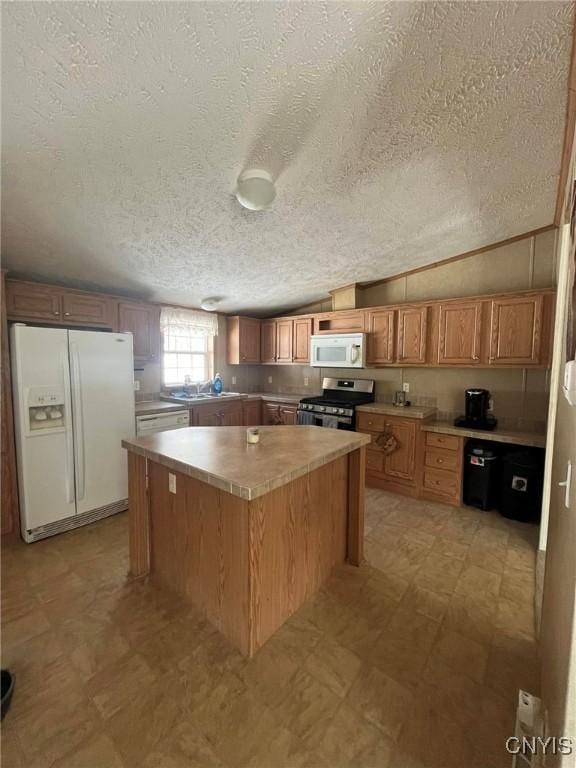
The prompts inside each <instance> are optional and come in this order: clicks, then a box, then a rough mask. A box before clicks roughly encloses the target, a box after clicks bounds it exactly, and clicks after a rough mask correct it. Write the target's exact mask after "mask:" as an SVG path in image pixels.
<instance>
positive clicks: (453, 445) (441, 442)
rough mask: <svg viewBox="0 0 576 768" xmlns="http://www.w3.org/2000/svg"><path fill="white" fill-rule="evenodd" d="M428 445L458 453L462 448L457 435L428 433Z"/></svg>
mask: <svg viewBox="0 0 576 768" xmlns="http://www.w3.org/2000/svg"><path fill="white" fill-rule="evenodd" d="M426 445H430V446H431V447H432V448H444V450H446V451H457V450H458V449H459V448H460V438H459V437H456V435H442V434H439V433H438V432H426Z"/></svg>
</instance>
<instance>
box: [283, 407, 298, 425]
mask: <svg viewBox="0 0 576 768" xmlns="http://www.w3.org/2000/svg"><path fill="white" fill-rule="evenodd" d="M280 422H281V423H282V424H297V423H298V418H297V409H296V406H295V405H281V406H280Z"/></svg>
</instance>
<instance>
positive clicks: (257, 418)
mask: <svg viewBox="0 0 576 768" xmlns="http://www.w3.org/2000/svg"><path fill="white" fill-rule="evenodd" d="M242 417H243V424H244V426H245V427H259V426H260V425H261V424H262V403H261V401H260V400H243V401H242Z"/></svg>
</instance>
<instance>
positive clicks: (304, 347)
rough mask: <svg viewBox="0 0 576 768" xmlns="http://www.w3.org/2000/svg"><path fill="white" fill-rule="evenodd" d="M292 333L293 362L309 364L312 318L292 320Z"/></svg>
mask: <svg viewBox="0 0 576 768" xmlns="http://www.w3.org/2000/svg"><path fill="white" fill-rule="evenodd" d="M293 334H294V349H293V354H292V360H293V362H294V363H301V364H304V365H310V336H311V335H312V318H310V317H303V318H296V319H295V320H294V327H293Z"/></svg>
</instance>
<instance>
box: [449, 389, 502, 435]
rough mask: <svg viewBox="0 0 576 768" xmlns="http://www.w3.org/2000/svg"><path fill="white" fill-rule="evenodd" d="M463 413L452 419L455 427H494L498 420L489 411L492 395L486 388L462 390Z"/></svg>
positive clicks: (489, 428) (488, 428) (486, 428)
mask: <svg viewBox="0 0 576 768" xmlns="http://www.w3.org/2000/svg"><path fill="white" fill-rule="evenodd" d="M464 404H465V411H466V413H465V415H464V416H458V418H457V419H455V420H454V426H455V427H464V428H468V429H484V430H492V429H495V428H496V426H497V424H498V421H497V419H496V418H495V417H494V416H493V415H492V414H491V413H489V411H491V410H492V395H491V394H490V392H489V391H488V390H487V389H467V390H466V391H465V392H464Z"/></svg>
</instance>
